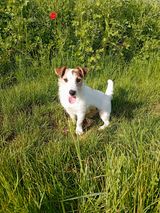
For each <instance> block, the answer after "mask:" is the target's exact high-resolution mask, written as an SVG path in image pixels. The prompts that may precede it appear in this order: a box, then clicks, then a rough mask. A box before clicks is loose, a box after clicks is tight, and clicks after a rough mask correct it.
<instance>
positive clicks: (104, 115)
mask: <svg viewBox="0 0 160 213" xmlns="http://www.w3.org/2000/svg"><path fill="white" fill-rule="evenodd" d="M99 115H100V117H101V119H102V121H103V122H104V124H103V125H102V126H100V127H99V130H103V129H105V128H106V127H107V126H108V125H109V118H110V114H109V113H107V112H103V111H100V112H99Z"/></svg>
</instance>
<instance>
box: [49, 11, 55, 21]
mask: <svg viewBox="0 0 160 213" xmlns="http://www.w3.org/2000/svg"><path fill="white" fill-rule="evenodd" d="M49 17H50V19H51V20H54V19H56V18H57V13H56V12H54V11H53V12H51V13H50V14H49Z"/></svg>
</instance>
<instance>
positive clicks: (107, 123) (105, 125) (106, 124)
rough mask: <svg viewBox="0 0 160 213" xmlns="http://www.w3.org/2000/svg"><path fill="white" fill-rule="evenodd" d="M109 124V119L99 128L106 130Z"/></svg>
mask: <svg viewBox="0 0 160 213" xmlns="http://www.w3.org/2000/svg"><path fill="white" fill-rule="evenodd" d="M108 125H109V121H108V122H106V123H105V124H103V125H102V126H100V127H99V129H98V130H100V131H101V130H104V129H105V128H106V127H107V126H108Z"/></svg>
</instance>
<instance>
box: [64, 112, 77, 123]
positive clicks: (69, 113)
mask: <svg viewBox="0 0 160 213" xmlns="http://www.w3.org/2000/svg"><path fill="white" fill-rule="evenodd" d="M66 111H67V113H68V115H69V116H70V118H71V120H72V122H73V123H75V121H76V115H75V114H74V113H73V112H72V111H71V110H66Z"/></svg>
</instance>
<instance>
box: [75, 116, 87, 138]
mask: <svg viewBox="0 0 160 213" xmlns="http://www.w3.org/2000/svg"><path fill="white" fill-rule="evenodd" d="M84 118H85V113H79V114H77V124H76V134H77V135H82V134H83V129H82V124H83V120H84Z"/></svg>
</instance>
